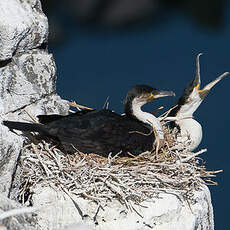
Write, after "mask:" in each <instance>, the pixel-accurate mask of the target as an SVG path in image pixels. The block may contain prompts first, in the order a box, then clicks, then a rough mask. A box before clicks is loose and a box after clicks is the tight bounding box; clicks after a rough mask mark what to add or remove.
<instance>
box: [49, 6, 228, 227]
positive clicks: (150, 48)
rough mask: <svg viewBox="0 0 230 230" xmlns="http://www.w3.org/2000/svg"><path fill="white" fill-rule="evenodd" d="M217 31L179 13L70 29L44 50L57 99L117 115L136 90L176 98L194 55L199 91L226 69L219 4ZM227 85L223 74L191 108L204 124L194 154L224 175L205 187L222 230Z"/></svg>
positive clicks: (167, 103) (168, 103) (225, 213)
mask: <svg viewBox="0 0 230 230" xmlns="http://www.w3.org/2000/svg"><path fill="white" fill-rule="evenodd" d="M224 22H225V23H224V26H223V27H222V28H220V29H218V30H215V29H214V30H211V29H207V28H203V27H200V26H198V25H197V24H195V23H193V22H192V21H191V20H189V19H188V18H187V17H185V15H184V14H183V13H178V12H174V13H172V14H171V15H170V20H165V21H164V22H162V23H158V24H157V25H154V26H151V25H148V26H145V27H135V28H133V29H129V30H123V31H122V32H117V31H113V30H100V29H95V28H87V27H82V26H80V25H76V24H75V25H74V26H73V25H69V24H68V23H67V27H68V28H67V30H66V31H67V32H66V34H65V38H66V41H65V42H64V43H62V44H61V45H58V46H57V45H56V46H52V44H51V46H50V47H49V51H50V52H51V53H53V55H54V58H55V61H56V65H57V76H58V80H57V91H58V93H59V95H61V97H62V98H64V99H67V100H75V101H76V102H77V103H79V104H82V105H87V106H89V107H93V108H101V107H102V106H103V105H104V102H105V100H106V98H107V97H108V96H109V97H110V99H109V102H110V104H109V108H110V109H113V110H115V111H116V112H119V113H122V112H123V104H122V100H123V98H124V96H125V94H126V92H127V90H128V89H129V88H130V87H131V86H133V85H136V84H148V85H151V86H153V87H156V88H159V89H162V90H173V91H174V92H175V93H176V94H177V98H178V97H179V96H180V95H181V93H182V91H183V89H184V87H185V86H186V84H187V83H188V82H189V81H190V80H191V79H192V78H193V76H194V73H195V57H196V55H197V54H198V53H200V52H202V53H203V56H201V62H200V64H201V80H202V85H203V86H204V85H205V84H206V83H209V82H210V81H211V80H214V79H215V78H216V77H217V76H219V75H220V74H222V73H223V72H225V71H230V63H229V59H230V49H229V42H230V5H229V4H226V6H225V14H224ZM229 86H230V76H227V77H226V78H225V79H223V80H222V81H221V82H220V83H218V84H217V86H216V87H215V88H213V89H212V91H211V92H210V94H209V95H208V96H207V98H206V99H205V100H204V102H203V103H202V104H201V106H200V107H199V108H198V110H197V111H196V113H195V118H196V120H198V121H199V122H200V123H201V124H202V126H203V140H202V143H201V145H200V146H199V149H201V148H207V149H208V152H206V153H204V154H203V155H202V157H203V158H204V159H205V161H206V165H207V168H208V169H210V170H219V169H223V170H224V171H223V173H220V174H218V175H217V178H214V180H215V181H217V182H218V183H219V185H218V186H210V187H209V188H210V190H211V194H212V203H213V206H214V215H215V225H216V228H215V229H228V226H229V224H228V222H229V221H228V216H229V213H228V211H227V210H228V209H229V205H230V202H229V193H230V183H229V178H230V169H229V166H228V165H229V161H230V157H229V155H228V154H229V143H228V141H229V130H230V125H229V121H230V119H229V114H230V106H229V100H230V97H229V92H230V91H229ZM175 100H176V98H162V99H159V100H158V101H156V102H154V103H151V104H149V105H147V106H145V107H144V109H145V110H147V111H153V110H154V109H155V108H157V107H158V106H159V105H164V106H165V107H166V108H168V107H169V106H171V105H172V104H173V103H174V102H175Z"/></svg>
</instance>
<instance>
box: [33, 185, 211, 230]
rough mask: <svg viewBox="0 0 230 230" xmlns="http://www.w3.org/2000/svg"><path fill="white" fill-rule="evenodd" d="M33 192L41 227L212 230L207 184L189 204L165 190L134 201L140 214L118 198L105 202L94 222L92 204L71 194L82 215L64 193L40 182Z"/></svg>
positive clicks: (61, 229) (94, 207) (49, 229)
mask: <svg viewBox="0 0 230 230" xmlns="http://www.w3.org/2000/svg"><path fill="white" fill-rule="evenodd" d="M33 192H34V194H33V198H32V200H33V204H34V206H35V207H36V206H37V205H42V206H44V208H43V209H41V210H40V211H39V212H38V213H37V214H38V216H37V217H38V224H39V226H40V227H41V229H43V230H54V229H60V230H64V229H67V227H68V228H69V229H71V230H77V229H78V230H79V229H81V228H82V229H84V228H86V229H87V230H88V229H89V230H91V229H95V230H116V229H119V230H148V229H151V228H153V229H155V230H204V229H205V230H214V224H213V210H212V205H211V198H210V192H209V190H208V188H207V187H206V186H203V188H202V189H201V190H200V191H194V202H191V203H190V204H189V203H188V202H189V201H187V200H185V199H184V198H183V197H181V196H179V195H177V194H173V193H165V192H160V193H159V198H154V199H151V200H149V201H144V202H142V203H141V205H134V204H133V205H134V207H135V209H136V211H137V212H138V213H139V214H140V215H141V216H142V217H141V216H140V215H138V214H137V213H136V212H134V211H133V212H130V211H127V210H126V209H125V208H124V206H123V205H121V204H120V203H119V202H118V201H112V202H108V203H107V204H106V205H105V206H103V209H100V210H99V212H98V214H97V217H96V222H97V223H96V224H95V223H94V221H93V219H94V216H95V213H96V210H97V205H96V204H95V203H93V202H91V201H88V200H84V199H83V198H79V197H72V199H74V200H75V202H76V203H77V205H78V207H79V208H80V209H81V212H82V216H81V215H80V213H79V212H78V210H77V208H76V207H75V206H74V204H73V202H72V200H71V199H70V198H69V196H68V195H66V194H65V193H64V192H62V191H58V190H54V189H52V188H50V187H41V186H39V185H38V186H37V187H36V188H34V191H33ZM79 226H81V228H80V227H79Z"/></svg>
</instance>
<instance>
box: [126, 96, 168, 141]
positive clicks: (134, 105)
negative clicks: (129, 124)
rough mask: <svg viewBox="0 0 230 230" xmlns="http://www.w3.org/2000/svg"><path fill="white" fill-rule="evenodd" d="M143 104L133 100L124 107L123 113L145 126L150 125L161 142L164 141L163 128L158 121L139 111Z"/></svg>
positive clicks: (152, 116)
mask: <svg viewBox="0 0 230 230" xmlns="http://www.w3.org/2000/svg"><path fill="white" fill-rule="evenodd" d="M144 104H145V103H144V102H141V101H138V99H135V98H134V99H133V100H132V101H131V102H130V103H127V104H126V105H125V113H126V115H127V116H128V117H131V118H134V119H137V120H139V121H141V122H143V123H145V124H148V125H150V126H151V127H152V128H153V130H154V131H155V132H156V134H157V135H158V137H159V138H160V139H161V140H164V133H163V128H162V125H161V123H160V121H159V120H158V119H157V118H156V117H155V116H154V115H152V114H151V113H147V112H144V111H142V110H141V107H142V106H143V105H144Z"/></svg>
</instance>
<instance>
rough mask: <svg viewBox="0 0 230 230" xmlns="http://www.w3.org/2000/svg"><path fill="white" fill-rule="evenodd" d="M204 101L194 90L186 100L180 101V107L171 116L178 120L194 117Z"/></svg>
mask: <svg viewBox="0 0 230 230" xmlns="http://www.w3.org/2000/svg"><path fill="white" fill-rule="evenodd" d="M182 101H183V103H182ZM202 101H203V100H202V99H201V98H200V96H199V93H198V92H197V90H196V89H193V91H192V93H191V94H190V95H189V97H188V98H187V99H186V100H180V99H179V103H178V106H177V107H176V108H175V109H174V111H171V113H170V114H169V116H175V117H177V118H183V117H192V116H193V113H194V112H195V111H196V110H197V108H198V107H199V106H200V104H201V103H202ZM173 113H174V114H173Z"/></svg>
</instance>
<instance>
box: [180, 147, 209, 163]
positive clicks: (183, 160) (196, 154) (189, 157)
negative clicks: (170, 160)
mask: <svg viewBox="0 0 230 230" xmlns="http://www.w3.org/2000/svg"><path fill="white" fill-rule="evenodd" d="M204 152H207V149H201V150H200V151H199V152H197V153H194V154H192V155H190V156H188V157H186V158H184V159H181V160H180V162H181V163H184V162H187V161H189V160H191V159H192V158H194V157H196V156H198V155H200V154H202V153H204Z"/></svg>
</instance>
